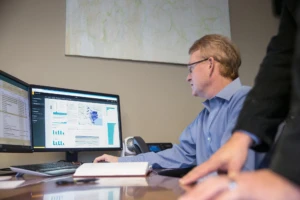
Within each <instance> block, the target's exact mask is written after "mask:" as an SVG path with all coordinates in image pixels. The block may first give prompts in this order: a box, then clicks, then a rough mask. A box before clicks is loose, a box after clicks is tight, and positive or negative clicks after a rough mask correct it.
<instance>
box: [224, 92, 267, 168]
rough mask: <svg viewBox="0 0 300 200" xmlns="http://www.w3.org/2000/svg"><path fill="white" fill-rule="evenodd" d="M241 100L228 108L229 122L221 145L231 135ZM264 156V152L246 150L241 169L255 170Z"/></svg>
mask: <svg viewBox="0 0 300 200" xmlns="http://www.w3.org/2000/svg"><path fill="white" fill-rule="evenodd" d="M241 98H243V99H245V98H246V95H244V96H242V97H241ZM243 102H244V101H243V100H241V99H240V100H237V101H236V103H235V104H233V106H232V109H231V110H230V112H229V113H230V116H229V119H230V123H229V125H228V126H227V129H226V131H225V133H224V135H223V137H222V140H221V146H223V145H224V144H225V143H226V142H227V141H228V140H229V139H230V137H231V136H232V130H233V128H234V127H235V125H236V122H237V119H238V116H239V113H240V111H241V109H242V107H243ZM264 156H265V154H263V153H256V152H254V151H253V150H252V149H249V150H248V157H247V160H246V161H245V164H244V167H243V169H242V170H243V171H251V170H255V169H257V168H258V166H259V164H260V162H261V161H262V160H263V157H264Z"/></svg>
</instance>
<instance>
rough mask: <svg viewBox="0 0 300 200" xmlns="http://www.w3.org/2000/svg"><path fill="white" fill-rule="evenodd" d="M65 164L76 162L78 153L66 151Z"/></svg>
mask: <svg viewBox="0 0 300 200" xmlns="http://www.w3.org/2000/svg"><path fill="white" fill-rule="evenodd" d="M66 161H67V162H78V152H77V151H67V152H66Z"/></svg>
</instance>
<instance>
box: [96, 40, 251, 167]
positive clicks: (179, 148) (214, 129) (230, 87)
mask: <svg viewBox="0 0 300 200" xmlns="http://www.w3.org/2000/svg"><path fill="white" fill-rule="evenodd" d="M189 54H190V61H189V64H188V65H187V66H188V70H189V73H188V76H187V78H186V80H187V82H188V83H189V84H190V85H191V88H192V94H193V95H194V96H198V97H202V98H206V99H207V100H206V101H204V103H203V105H204V107H205V108H204V109H203V110H202V111H201V112H200V113H199V115H198V116H197V118H196V119H195V120H194V121H193V122H192V123H191V124H190V125H189V126H188V127H187V128H186V129H185V130H184V131H183V133H182V134H181V136H180V144H179V145H174V146H173V148H172V149H167V150H164V151H161V152H158V153H153V152H149V153H144V154H139V155H137V156H134V157H120V158H118V157H115V156H110V155H106V154H105V155H102V156H100V157H97V158H96V159H95V160H94V162H100V161H108V162H139V161H140V162H142V161H147V162H149V163H150V164H151V165H152V167H153V168H189V167H192V166H195V165H198V164H201V163H203V162H205V161H206V160H208V159H209V158H210V156H211V155H212V154H213V153H214V152H216V151H217V150H218V149H219V148H220V147H221V146H222V145H223V144H224V143H225V142H226V141H227V140H228V139H229V138H230V136H231V131H232V128H233V127H234V125H235V122H236V118H237V116H238V114H239V112H240V108H241V107H242V104H243V102H244V99H245V97H246V95H247V93H248V91H249V87H245V86H242V85H241V82H240V79H239V78H238V68H239V67H240V65H241V58H240V54H239V52H238V50H237V48H236V47H235V45H234V44H232V42H231V41H230V40H229V39H228V38H226V37H224V36H221V35H206V36H204V37H202V38H200V39H199V40H197V41H196V42H195V43H194V44H193V45H192V46H191V48H190V50H189ZM255 157H256V156H255V153H254V152H253V151H249V155H248V159H247V161H246V164H245V166H244V169H245V170H253V169H254V168H255V165H256V162H255Z"/></svg>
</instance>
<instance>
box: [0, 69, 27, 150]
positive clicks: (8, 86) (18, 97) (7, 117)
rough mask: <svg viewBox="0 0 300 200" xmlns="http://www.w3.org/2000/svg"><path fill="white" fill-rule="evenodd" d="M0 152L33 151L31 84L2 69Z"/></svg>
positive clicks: (0, 79) (0, 76)
mask: <svg viewBox="0 0 300 200" xmlns="http://www.w3.org/2000/svg"><path fill="white" fill-rule="evenodd" d="M0 152H24V153H25V152H32V146H31V126H30V109H29V85H28V84H27V83H25V82H24V81H21V80H19V79H17V78H16V77H13V76H12V75H10V74H8V73H5V72H3V71H1V70H0Z"/></svg>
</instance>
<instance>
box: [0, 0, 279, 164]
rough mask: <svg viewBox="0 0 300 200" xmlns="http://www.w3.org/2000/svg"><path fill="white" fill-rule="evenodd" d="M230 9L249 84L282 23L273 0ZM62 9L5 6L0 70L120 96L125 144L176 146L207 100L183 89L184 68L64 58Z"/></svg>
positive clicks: (8, 159)
mask: <svg viewBox="0 0 300 200" xmlns="http://www.w3.org/2000/svg"><path fill="white" fill-rule="evenodd" d="M229 3H230V20H231V33H232V40H233V41H234V42H235V43H236V44H237V45H238V46H239V48H240V50H241V53H242V59H243V64H242V67H241V70H240V76H241V79H242V82H243V83H245V84H248V85H252V84H253V80H254V77H255V75H256V73H257V70H258V67H259V63H260V62H261V60H262V58H263V56H264V53H265V49H266V45H267V43H268V41H269V39H270V36H271V35H273V34H274V33H276V29H277V25H278V20H277V19H275V18H274V17H273V16H272V13H271V0H252V1H246V0H230V1H229ZM65 9H66V7H65V1H62V0H51V1H49V0H22V1H20V0H1V1H0V44H1V45H0V69H1V70H4V71H6V72H8V73H10V74H12V75H14V76H17V77H18V78H20V79H22V80H24V81H26V82H28V83H32V84H41V85H50V86H56V87H66V88H71V89H80V90H88V91H95V92H104V93H116V94H119V95H120V97H121V112H122V128H123V137H127V136H130V135H139V136H142V137H143V138H144V139H145V140H146V141H148V142H178V138H179V135H180V134H181V132H182V130H183V129H184V128H185V127H186V126H187V125H188V124H189V123H190V122H191V121H192V120H193V119H194V118H195V117H196V115H197V114H198V113H199V111H200V110H201V109H202V108H203V107H202V105H201V102H202V101H203V99H199V98H195V97H192V96H191V91H190V88H189V85H188V84H187V83H186V82H185V78H186V75H187V69H186V68H185V67H183V66H178V65H171V64H157V63H146V62H132V61H121V60H108V59H97V58H84V57H69V56H65V55H64V39H65ZM196 39H198V38H195V40H196ZM187 51H188V50H187ZM101 153H102V152H101ZM99 154H100V152H94V153H91V152H83V153H81V154H80V159H81V160H82V161H91V160H93V158H94V157H95V156H97V155H99ZM63 158H64V154H63V153H33V154H10V153H0V159H1V162H0V168H1V167H7V166H10V165H14V164H27V163H41V162H49V161H57V160H60V159H63Z"/></svg>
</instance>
